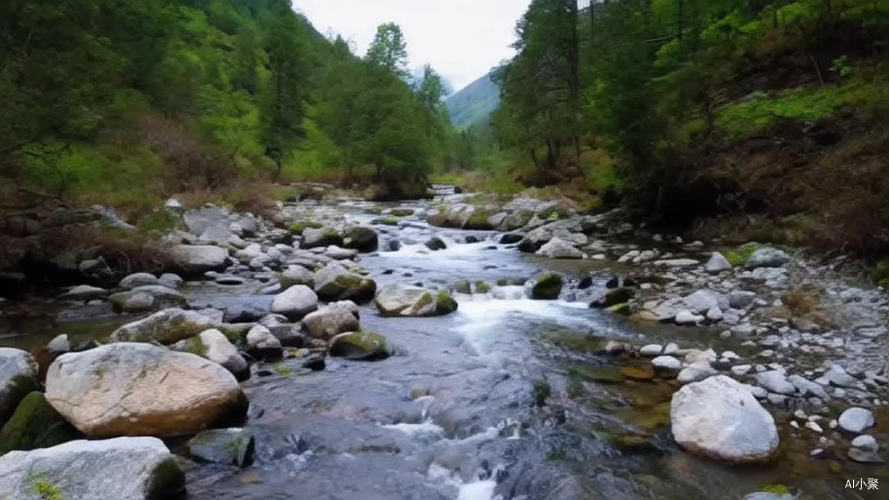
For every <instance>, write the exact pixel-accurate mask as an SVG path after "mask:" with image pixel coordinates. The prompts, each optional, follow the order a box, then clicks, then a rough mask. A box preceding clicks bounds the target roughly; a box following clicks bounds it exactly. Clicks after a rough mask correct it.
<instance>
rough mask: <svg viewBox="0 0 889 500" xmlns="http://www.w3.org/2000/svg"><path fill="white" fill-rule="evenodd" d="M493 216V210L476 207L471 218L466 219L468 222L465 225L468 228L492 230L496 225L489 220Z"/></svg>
mask: <svg viewBox="0 0 889 500" xmlns="http://www.w3.org/2000/svg"><path fill="white" fill-rule="evenodd" d="M490 218H491V212H490V211H489V210H487V209H484V208H476V209H475V210H473V212H472V215H470V216H469V219H467V220H466V224H464V225H463V227H464V228H466V229H476V230H484V231H487V230H490V229H493V228H494V227H493V226H491V223H490V222H488V220H489V219H490Z"/></svg>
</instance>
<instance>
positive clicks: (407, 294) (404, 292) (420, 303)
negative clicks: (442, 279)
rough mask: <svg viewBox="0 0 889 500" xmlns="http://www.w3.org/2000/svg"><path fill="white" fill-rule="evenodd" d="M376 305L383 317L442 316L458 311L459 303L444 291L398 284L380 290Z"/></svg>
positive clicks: (375, 300) (375, 301)
mask: <svg viewBox="0 0 889 500" xmlns="http://www.w3.org/2000/svg"><path fill="white" fill-rule="evenodd" d="M374 305H376V306H377V310H379V311H380V314H381V315H383V316H441V315H444V314H448V313H451V312H454V311H456V310H457V302H456V301H454V299H453V298H451V295H450V294H449V293H448V292H446V291H444V290H442V291H436V290H427V289H425V288H420V287H416V286H405V285H398V284H392V285H386V286H384V287H383V288H380V290H379V291H377V296H376V298H375V299H374Z"/></svg>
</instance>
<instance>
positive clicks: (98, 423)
mask: <svg viewBox="0 0 889 500" xmlns="http://www.w3.org/2000/svg"><path fill="white" fill-rule="evenodd" d="M46 399H47V401H48V402H49V404H51V405H52V406H53V408H55V409H56V410H57V411H58V412H59V413H61V414H62V415H63V416H64V417H65V419H66V420H68V421H69V422H71V423H72V424H73V425H74V426H75V427H77V429H78V430H80V431H81V432H83V433H84V434H86V435H88V436H90V437H109V436H139V435H143V436H144V435H157V436H165V435H175V434H186V433H190V432H196V431H199V430H202V429H204V428H206V427H208V426H210V425H214V424H216V423H218V422H219V421H220V420H225V419H229V418H232V419H235V418H239V417H241V416H243V414H244V412H245V410H246V398H245V397H244V393H243V392H242V391H241V388H240V386H239V385H238V382H237V380H235V377H234V376H233V375H232V374H231V373H229V371H228V370H226V369H225V368H223V367H222V366H221V365H219V364H217V363H214V362H212V361H208V360H206V359H204V358H201V357H199V356H196V355H194V354H190V353H184V352H175V351H171V350H168V349H165V348H163V347H158V346H154V345H151V344H142V343H128V342H122V343H116V344H108V345H103V346H100V347H96V348H95V349H90V350H89V351H84V352H80V353H68V354H64V355H62V356H60V357H59V358H58V359H56V360H55V361H54V362H53V364H52V365H51V366H50V367H49V371H48V372H47V374H46Z"/></svg>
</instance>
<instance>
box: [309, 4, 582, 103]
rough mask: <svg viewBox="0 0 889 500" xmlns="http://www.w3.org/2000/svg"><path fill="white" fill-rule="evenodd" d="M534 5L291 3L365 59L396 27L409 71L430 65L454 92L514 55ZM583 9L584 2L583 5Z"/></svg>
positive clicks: (324, 32)
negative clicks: (381, 28)
mask: <svg viewBox="0 0 889 500" xmlns="http://www.w3.org/2000/svg"><path fill="white" fill-rule="evenodd" d="M529 3H530V0H293V7H294V9H296V10H297V11H298V12H302V13H303V14H305V15H306V17H308V18H309V21H311V22H312V25H313V26H315V29H317V30H318V31H320V32H321V33H322V34H325V35H326V34H328V32H333V33H338V34H340V35H342V36H343V38H345V39H346V40H350V41H352V42H354V45H353V51H355V52H356V53H357V54H358V55H361V56H363V55H364V53H365V51H366V50H367V46H368V45H369V44H370V42H371V41H372V40H373V37H374V34H375V33H376V30H377V26H378V25H380V24H383V23H386V22H394V23H397V24H398V25H400V26H401V30H402V32H403V33H404V37H405V39H406V41H407V50H408V57H409V59H410V67H411V69H415V68H418V67H420V66H422V65H423V64H426V63H429V64H431V65H432V67H433V68H435V70H436V71H438V72H439V73H440V74H441V75H442V76H444V77H445V78H446V79H447V80H448V81H449V82H450V84H451V85H452V86H453V87H454V90H459V89H460V88H462V87H464V86H466V85H467V84H469V83H472V81H473V80H475V79H477V78H479V77H480V76H482V75H484V74H485V73H487V72H488V70H489V69H491V67H493V66H495V65H496V64H497V63H499V62H500V61H501V60H503V59H507V58H509V57H511V56H512V55H513V51H512V49H511V48H510V47H509V45H510V44H511V43H512V42H513V40H514V39H515V34H514V28H515V24H516V21H517V20H518V19H519V17H521V15H522V14H523V13H524V12H525V9H526V8H527V7H528V4H529ZM584 3H585V2H584Z"/></svg>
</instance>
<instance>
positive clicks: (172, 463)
mask: <svg viewBox="0 0 889 500" xmlns="http://www.w3.org/2000/svg"><path fill="white" fill-rule="evenodd" d="M148 491H150V492H151V497H150V498H152V499H155V498H156V499H160V498H181V497H182V495H183V493H184V492H185V473H183V472H182V469H180V468H179V464H178V463H176V459H175V458H172V457H171V458H168V459H166V460H164V461H163V462H161V463H160V464H158V465H157V467H155V469H154V472H153V473H152V474H151V479H149V486H148Z"/></svg>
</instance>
